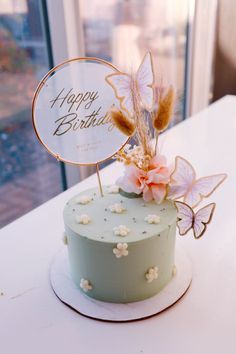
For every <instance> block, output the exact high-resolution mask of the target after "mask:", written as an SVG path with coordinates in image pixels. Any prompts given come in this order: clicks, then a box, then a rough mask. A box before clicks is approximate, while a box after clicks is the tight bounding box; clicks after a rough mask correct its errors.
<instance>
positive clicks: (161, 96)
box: [106, 52, 226, 238]
mask: <svg viewBox="0 0 236 354" xmlns="http://www.w3.org/2000/svg"><path fill="white" fill-rule="evenodd" d="M106 81H107V82H108V84H109V85H111V86H112V88H113V90H114V93H115V95H116V97H117V98H118V100H119V102H120V107H114V106H113V107H112V108H111V112H110V114H111V119H112V121H113V123H114V124H115V126H116V127H117V128H118V129H119V130H120V131H121V132H123V133H124V134H125V135H127V136H130V137H132V138H133V140H134V141H135V143H136V144H135V145H134V146H131V145H129V144H127V145H126V146H125V147H124V148H123V149H122V150H120V151H119V152H118V153H117V155H116V156H115V157H116V159H117V160H118V161H120V162H122V163H123V164H124V165H125V172H124V175H123V176H122V177H120V178H119V179H118V180H117V182H116V183H117V185H118V186H119V187H120V188H121V189H122V190H124V191H125V192H126V193H135V194H137V195H142V197H143V199H144V201H145V202H149V201H152V200H155V201H156V202H157V203H158V204H160V203H162V202H163V200H165V199H169V200H172V201H174V203H175V205H176V208H177V210H178V221H177V226H178V227H179V231H180V235H185V234H186V233H187V232H188V231H189V230H190V229H193V234H194V237H195V238H199V237H201V236H202V235H203V234H204V232H205V230H206V225H207V224H208V223H209V222H210V221H211V219H212V215H213V212H214V210H215V203H210V204H208V205H207V206H204V207H203V208H201V209H199V210H198V211H197V212H196V213H195V211H194V210H193V209H194V208H195V207H197V206H198V205H199V203H200V202H201V201H202V200H203V199H204V198H207V197H209V196H210V195H211V194H212V193H213V192H214V191H215V189H216V188H217V187H218V186H219V185H220V184H221V183H222V182H223V181H224V180H225V178H226V174H217V175H212V176H207V177H202V178H200V179H196V173H195V170H194V168H193V167H192V165H191V164H190V162H188V161H187V160H185V159H184V158H183V157H180V156H177V157H176V158H175V164H174V167H171V166H168V165H167V160H166V158H165V156H163V155H161V154H160V153H159V151H158V136H159V134H160V133H161V132H163V131H164V130H165V129H166V128H167V127H168V126H169V123H170V121H171V118H172V115H173V111H174V103H175V91H174V88H173V87H172V86H169V87H168V88H167V89H166V90H165V91H162V90H159V91H158V95H157V97H155V95H154V82H155V79H154V72H153V64H152V56H151V53H149V52H148V53H147V54H146V55H145V56H144V58H143V61H142V62H141V64H140V66H139V68H138V71H137V73H135V74H131V75H129V74H127V73H122V72H118V73H115V74H111V75H108V76H107V77H106Z"/></svg>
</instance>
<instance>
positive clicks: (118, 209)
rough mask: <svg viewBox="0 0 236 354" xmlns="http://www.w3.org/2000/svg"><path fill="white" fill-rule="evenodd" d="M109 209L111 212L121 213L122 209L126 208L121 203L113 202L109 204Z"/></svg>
mask: <svg viewBox="0 0 236 354" xmlns="http://www.w3.org/2000/svg"><path fill="white" fill-rule="evenodd" d="M109 210H110V211H111V212H112V213H117V214H121V213H123V211H125V210H126V208H125V206H124V205H122V204H121V203H115V204H112V205H109Z"/></svg>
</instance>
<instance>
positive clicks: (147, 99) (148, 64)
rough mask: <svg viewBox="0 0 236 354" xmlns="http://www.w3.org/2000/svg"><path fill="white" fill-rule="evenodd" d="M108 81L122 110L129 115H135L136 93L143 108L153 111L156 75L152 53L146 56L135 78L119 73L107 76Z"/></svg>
mask: <svg viewBox="0 0 236 354" xmlns="http://www.w3.org/2000/svg"><path fill="white" fill-rule="evenodd" d="M106 81H107V82H108V84H109V85H111V86H112V88H113V90H114V91H115V95H116V97H117V98H118V100H119V101H120V106H121V108H122V109H124V110H125V111H126V112H127V113H128V114H130V115H133V113H134V101H133V92H134V91H136V94H138V98H139V99H140V100H141V102H142V105H143V107H144V108H145V109H147V110H148V111H151V110H152V106H153V99H154V93H153V83H154V74H153V66H152V56H151V53H149V52H148V53H147V54H146V55H145V56H144V58H143V60H142V62H141V64H140V66H139V68H138V71H137V73H136V75H135V76H134V77H133V76H132V75H128V74H125V73H122V72H118V73H115V74H111V75H107V76H106Z"/></svg>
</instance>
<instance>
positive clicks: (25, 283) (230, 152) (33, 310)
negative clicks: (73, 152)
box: [0, 96, 236, 354]
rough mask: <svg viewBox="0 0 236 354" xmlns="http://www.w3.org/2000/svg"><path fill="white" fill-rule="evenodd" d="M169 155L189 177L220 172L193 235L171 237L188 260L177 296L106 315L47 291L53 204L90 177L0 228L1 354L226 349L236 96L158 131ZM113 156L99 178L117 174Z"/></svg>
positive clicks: (233, 269)
mask: <svg viewBox="0 0 236 354" xmlns="http://www.w3.org/2000/svg"><path fill="white" fill-rule="evenodd" d="M160 148H161V151H162V152H163V153H164V154H165V155H166V156H167V157H168V160H169V161H171V160H173V159H174V157H175V155H181V156H183V157H185V158H186V159H187V160H189V161H191V163H192V164H193V166H194V167H195V168H196V171H197V174H198V176H204V175H210V174H215V173H221V172H226V173H227V174H228V178H227V180H226V181H225V182H224V184H223V185H222V186H221V187H220V188H219V189H218V190H217V191H216V192H215V193H214V194H213V195H212V196H211V197H210V198H209V200H208V201H215V202H216V203H217V207H216V211H215V215H214V218H213V221H212V223H211V224H210V225H209V227H208V231H207V233H206V234H205V235H204V237H203V238H202V239H201V240H195V239H194V238H193V236H192V234H191V233H190V234H188V235H187V236H185V237H180V236H177V242H178V243H179V244H181V245H182V246H183V247H184V248H185V249H186V251H187V252H188V254H189V256H190V257H191V259H192V263H193V281H192V284H191V287H190V289H189V290H188V292H187V293H186V295H185V296H184V297H183V298H182V299H181V300H180V301H179V302H178V303H176V304H175V305H174V306H172V307H171V308H169V309H168V310H166V311H164V312H163V313H161V314H160V315H158V316H155V317H153V318H150V319H147V320H143V321H138V322H134V323H118V324H112V323H105V322H98V321H95V320H91V319H88V318H84V317H82V316H80V315H79V314H77V313H76V312H74V311H73V310H71V309H70V308H69V307H67V306H66V305H64V304H63V303H61V302H60V300H58V298H57V297H56V296H55V295H54V293H53V291H52V289H51V286H50V281H49V267H50V263H51V261H52V259H53V257H54V255H55V254H56V253H57V252H58V251H59V250H60V249H61V247H63V246H62V242H61V236H62V232H63V220H62V209H63V206H64V204H65V203H66V201H67V200H68V199H69V198H70V197H72V196H73V195H74V194H75V193H77V192H80V191H82V190H84V189H86V188H88V187H91V186H95V185H96V184H97V180H96V176H91V177H89V178H88V179H86V180H84V181H83V182H81V183H79V184H78V185H76V186H74V187H73V188H71V189H69V190H67V191H66V192H64V193H62V194H60V195H58V196H57V197H55V198H53V199H52V200H50V201H48V202H47V203H45V204H44V205H42V206H40V207H39V208H37V209H35V210H33V211H32V212H30V213H28V214H26V215H25V216H23V217H21V218H20V219H18V220H16V221H15V222H13V223H12V224H10V225H8V226H6V227H5V228H3V229H2V230H1V231H0V293H1V295H0V352H1V353H3V354H15V353H17V354H21V353H22V354H23V353H24V354H38V353H40V354H42V353H44V354H48V353H50V354H54V353H57V354H61V353H69V354H73V353H83V354H86V353H93V354H95V353H96V354H111V353H113V354H121V353H122V354H136V353H137V354H140V353H144V354H149V353H150V354H154V353H155V354H156V353H162V354H163V353H164V354H166V353H171V354H173V353H175V354H178V353H181V354H185V353H186V354H189V353H191V354H195V353H197V354H203V353H204V354H205V353H206V354H211V353H214V354H217V353H220V354H222V353H227V354H230V353H235V351H236V348H235V328H236V255H235V253H236V234H235V231H236V217H235V216H234V215H235V211H236V157H235V152H236V97H233V96H226V97H224V98H223V99H221V100H219V101H218V102H216V103H214V104H213V105H211V106H209V107H208V108H207V109H205V110H204V111H202V112H200V113H199V114H197V115H195V116H194V117H192V118H189V119H187V120H186V121H184V122H183V123H181V124H179V125H178V126H176V127H174V128H172V129H170V130H169V131H168V132H166V133H165V134H163V135H162V136H161V138H160ZM120 172H121V171H120V165H118V163H114V164H112V165H111V166H109V167H107V168H105V169H104V170H102V171H101V179H102V182H103V183H104V184H106V183H107V184H109V183H113V181H114V179H115V178H116V177H118V176H119V175H120Z"/></svg>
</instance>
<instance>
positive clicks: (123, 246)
mask: <svg viewBox="0 0 236 354" xmlns="http://www.w3.org/2000/svg"><path fill="white" fill-rule="evenodd" d="M113 253H114V254H115V256H116V258H121V257H122V256H128V254H129V251H128V245H127V243H117V245H116V248H113Z"/></svg>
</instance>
